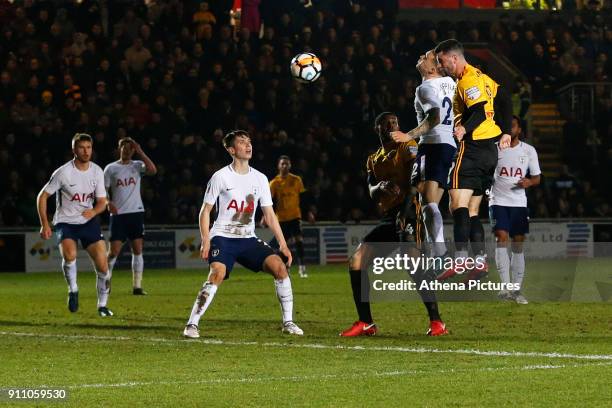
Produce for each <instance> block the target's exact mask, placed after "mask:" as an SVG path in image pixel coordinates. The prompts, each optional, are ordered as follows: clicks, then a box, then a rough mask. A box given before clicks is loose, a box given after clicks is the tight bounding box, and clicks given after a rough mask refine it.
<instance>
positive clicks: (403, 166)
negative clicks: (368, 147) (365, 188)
mask: <svg viewBox="0 0 612 408" xmlns="http://www.w3.org/2000/svg"><path fill="white" fill-rule="evenodd" d="M417 149H418V144H417V143H416V142H415V141H414V140H411V141H410V142H407V143H399V144H395V143H390V144H388V145H387V146H386V147H380V148H379V149H378V150H377V151H376V153H373V154H371V155H369V156H368V160H367V163H366V168H367V171H368V180H369V181H373V182H374V183H379V182H381V181H392V182H393V183H395V184H396V185H397V186H398V187H399V188H400V194H399V195H390V194H381V195H380V196H379V197H380V198H379V201H378V202H377V203H376V205H377V206H378V207H379V208H380V209H381V210H382V211H383V212H384V213H387V212H388V211H389V210H392V209H394V208H396V207H397V206H399V205H400V204H403V203H404V200H405V199H406V198H407V196H408V195H409V194H410V193H411V190H412V186H411V184H410V176H411V174H412V167H413V165H414V161H415V159H416V154H417ZM371 184H373V183H371Z"/></svg>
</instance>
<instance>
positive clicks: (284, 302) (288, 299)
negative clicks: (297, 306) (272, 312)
mask: <svg viewBox="0 0 612 408" xmlns="http://www.w3.org/2000/svg"><path fill="white" fill-rule="evenodd" d="M274 286H275V287H276V296H277V297H278V301H279V302H280V306H281V310H282V312H283V323H286V322H290V321H293V290H292V289H291V279H289V277H288V276H287V277H286V278H285V279H274Z"/></svg>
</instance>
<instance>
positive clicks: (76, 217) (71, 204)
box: [44, 160, 106, 225]
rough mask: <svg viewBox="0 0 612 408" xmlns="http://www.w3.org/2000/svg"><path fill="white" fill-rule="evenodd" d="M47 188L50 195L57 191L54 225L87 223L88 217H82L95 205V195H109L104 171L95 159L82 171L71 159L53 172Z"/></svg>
mask: <svg viewBox="0 0 612 408" xmlns="http://www.w3.org/2000/svg"><path fill="white" fill-rule="evenodd" d="M44 190H45V191H46V192H47V194H49V195H53V194H55V203H56V205H55V214H54V215H53V225H57V224H59V223H67V224H85V223H86V222H87V221H89V220H88V219H86V218H85V217H83V211H85V210H87V209H90V208H93V206H94V200H95V198H96V197H106V190H105V189H104V173H103V172H102V169H101V168H100V166H98V165H97V164H95V163H93V162H89V168H88V169H87V170H85V171H81V170H79V169H77V168H76V166H75V165H74V160H71V161H69V162H68V163H66V164H64V165H63V166H62V167H60V168H58V169H57V170H55V171H54V172H53V174H52V175H51V179H50V180H49V182H48V183H47V184H46V185H45V187H44Z"/></svg>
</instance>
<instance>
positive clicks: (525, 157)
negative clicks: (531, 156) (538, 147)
mask: <svg viewBox="0 0 612 408" xmlns="http://www.w3.org/2000/svg"><path fill="white" fill-rule="evenodd" d="M526 161H527V156H519V162H521V164H525V162H526Z"/></svg>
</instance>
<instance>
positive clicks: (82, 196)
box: [70, 193, 94, 203]
mask: <svg viewBox="0 0 612 408" xmlns="http://www.w3.org/2000/svg"><path fill="white" fill-rule="evenodd" d="M90 200H91V201H93V200H94V193H89V194H87V193H75V194H74V195H73V196H72V197H71V198H70V201H76V202H79V203H84V202H85V201H90Z"/></svg>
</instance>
